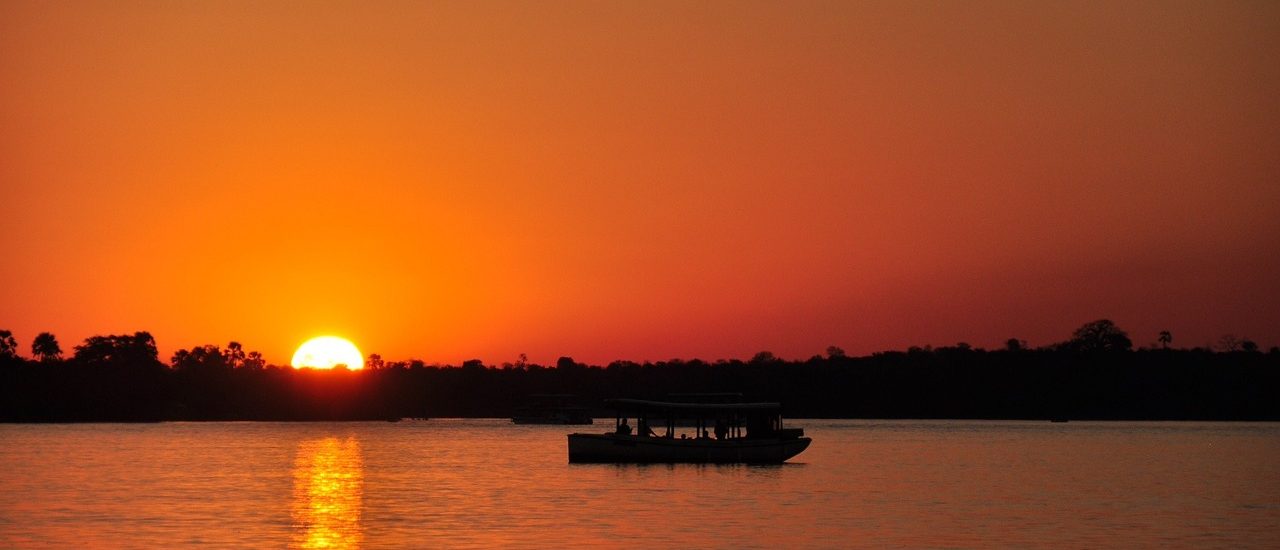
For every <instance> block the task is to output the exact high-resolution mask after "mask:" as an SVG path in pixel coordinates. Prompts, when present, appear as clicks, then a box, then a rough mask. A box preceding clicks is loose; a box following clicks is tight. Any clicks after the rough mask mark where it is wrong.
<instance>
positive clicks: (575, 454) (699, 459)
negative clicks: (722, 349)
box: [568, 399, 811, 464]
mask: <svg viewBox="0 0 1280 550" xmlns="http://www.w3.org/2000/svg"><path fill="white" fill-rule="evenodd" d="M605 403H606V404H607V405H609V406H611V407H612V408H614V409H615V410H616V411H617V414H616V415H615V419H614V430H613V431H612V432H608V433H572V434H569V436H568V437H569V462H570V463H601V462H604V463H680V462H688V463H699V464H708V463H710V464H733V463H739V464H781V463H783V462H786V461H787V460H789V459H791V458H792V457H794V456H796V455H798V454H800V453H801V452H803V451H804V450H805V449H806V448H808V447H809V443H810V442H811V440H810V439H809V438H808V437H805V436H804V430H803V429H801V428H786V427H784V426H783V423H782V414H781V410H782V406H781V405H780V404H778V403H676V402H669V401H648V400H643V399H610V400H607V401H605ZM630 419H634V420H635V428H634V430H633V428H632V425H631V424H629V423H628V421H629V420H630ZM687 419H693V420H694V430H693V431H692V433H678V432H681V431H682V430H681V429H680V428H679V426H678V424H680V423H681V421H683V420H687ZM652 426H659V427H661V428H662V429H663V433H661V434H658V433H656V432H654V431H653V428H652ZM713 426H714V436H713V435H712V431H711V429H712V427H713Z"/></svg>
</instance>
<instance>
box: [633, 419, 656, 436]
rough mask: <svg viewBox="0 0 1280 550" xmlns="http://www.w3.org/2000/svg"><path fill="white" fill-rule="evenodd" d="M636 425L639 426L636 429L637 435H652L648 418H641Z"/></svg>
mask: <svg viewBox="0 0 1280 550" xmlns="http://www.w3.org/2000/svg"><path fill="white" fill-rule="evenodd" d="M637 425H638V426H639V428H637V429H636V434H637V435H639V436H641V437H652V436H653V435H654V433H653V430H652V429H650V428H649V421H648V420H645V419H643V418H641V419H640V423H639V424H637Z"/></svg>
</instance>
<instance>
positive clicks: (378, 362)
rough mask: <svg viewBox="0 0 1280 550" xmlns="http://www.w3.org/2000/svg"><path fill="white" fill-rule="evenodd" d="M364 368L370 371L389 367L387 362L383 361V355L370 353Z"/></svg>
mask: <svg viewBox="0 0 1280 550" xmlns="http://www.w3.org/2000/svg"><path fill="white" fill-rule="evenodd" d="M364 366H365V367H368V368H369V370H382V368H383V367H385V366H387V365H386V362H384V361H383V360H382V356H381V355H378V354H376V353H370V354H369V357H366V358H365V360H364Z"/></svg>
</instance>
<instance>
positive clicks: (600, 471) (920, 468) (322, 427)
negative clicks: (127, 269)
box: [0, 419, 1280, 548]
mask: <svg viewBox="0 0 1280 550" xmlns="http://www.w3.org/2000/svg"><path fill="white" fill-rule="evenodd" d="M611 426H612V422H611V420H605V421H604V422H603V423H600V422H598V423H597V424H596V425H595V426H514V425H511V424H510V423H509V422H506V421H503V420H459V419H433V420H427V421H403V422H398V423H389V422H375V423H162V424H69V425H0V488H3V490H2V491H0V547H5V548H11V547H17V548H28V547H66V548H70V547H86V546H92V547H107V548H110V547H148V548H157V547H173V546H181V547H189V546H200V545H204V546H210V547H218V548H222V547H254V548H283V547H290V548H404V547H434V548H470V547H474V548H493V547H518V548H554V547H571V548H577V547H598V546H606V547H617V548H653V547H666V548H779V547H788V548H833V547H890V546H897V547H910V548H982V547H992V546H1000V547H1022V548H1039V547H1054V548H1059V547H1070V548H1103V547H1105V548H1131V547H1137V546H1148V547H1149V546H1161V547H1165V546H1179V547H1197V548H1206V547H1218V548H1241V547H1256V548H1275V547H1280V424H1277V423H1192V422H1186V423H1183V422H1142V423H1139V422H1133V423H1128V422H1070V423H1065V424H1054V423H1048V422H996V421H902V420H895V421H885V420H874V421H873V420H795V421H791V422H790V423H789V426H794V427H802V428H804V429H805V430H806V432H807V435H809V436H811V437H812V438H813V440H814V441H813V445H812V446H810V448H809V449H808V450H807V451H805V452H804V453H802V454H801V455H799V456H798V457H796V458H794V459H792V460H791V461H790V462H789V463H787V464H784V465H782V466H741V465H727V466H726V465H721V466H716V465H578V464H568V461H567V453H566V448H565V437H564V435H565V434H566V433H569V432H570V431H574V430H581V431H603V430H605V429H606V428H607V427H611Z"/></svg>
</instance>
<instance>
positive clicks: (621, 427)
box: [615, 418, 631, 435]
mask: <svg viewBox="0 0 1280 550" xmlns="http://www.w3.org/2000/svg"><path fill="white" fill-rule="evenodd" d="M615 433H617V434H618V435H631V426H630V425H629V424H627V419H625V418H623V419H622V423H621V424H618V431H617V432H615Z"/></svg>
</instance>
